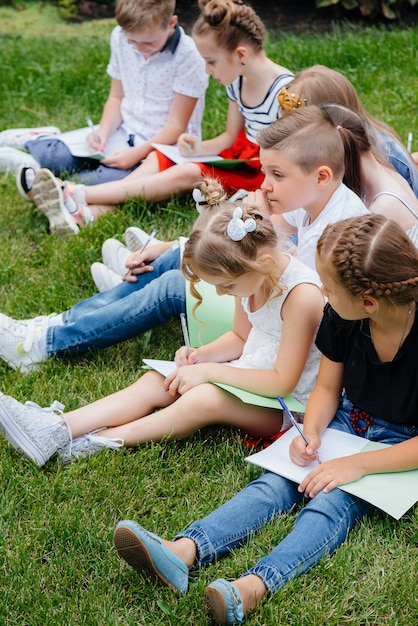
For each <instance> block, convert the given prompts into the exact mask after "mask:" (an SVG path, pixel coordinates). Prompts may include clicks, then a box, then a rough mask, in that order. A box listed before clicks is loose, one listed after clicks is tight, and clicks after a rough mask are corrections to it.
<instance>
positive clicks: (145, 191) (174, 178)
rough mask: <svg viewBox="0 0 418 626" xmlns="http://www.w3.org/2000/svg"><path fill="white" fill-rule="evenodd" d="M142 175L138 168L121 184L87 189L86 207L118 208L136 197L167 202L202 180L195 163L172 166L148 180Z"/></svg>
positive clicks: (106, 184)
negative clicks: (119, 204) (122, 203)
mask: <svg viewBox="0 0 418 626" xmlns="http://www.w3.org/2000/svg"><path fill="white" fill-rule="evenodd" d="M143 171H144V170H142V166H141V167H139V168H137V169H136V170H135V171H134V172H132V173H131V174H129V175H128V176H126V178H124V179H123V180H120V181H115V182H110V183H103V185H93V186H91V187H86V188H85V195H86V202H87V204H89V205H90V204H93V205H108V204H118V203H121V202H125V201H126V199H127V198H130V197H135V196H141V197H143V198H145V200H148V201H150V202H152V201H155V202H158V201H159V200H167V199H168V198H170V197H171V196H172V195H173V194H176V193H181V192H184V191H190V190H191V189H192V188H193V187H194V185H195V184H196V183H198V182H199V180H200V178H201V172H200V167H199V165H197V164H196V163H182V164H180V165H173V167H170V168H168V169H167V170H164V171H163V172H158V173H156V174H151V175H149V176H146V175H143V173H142V172H143Z"/></svg>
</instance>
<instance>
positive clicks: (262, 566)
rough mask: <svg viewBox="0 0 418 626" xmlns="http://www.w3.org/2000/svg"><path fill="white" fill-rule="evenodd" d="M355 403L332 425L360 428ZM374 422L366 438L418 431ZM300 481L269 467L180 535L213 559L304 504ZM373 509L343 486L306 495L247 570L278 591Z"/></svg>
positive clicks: (202, 557) (391, 439) (393, 438)
mask: <svg viewBox="0 0 418 626" xmlns="http://www.w3.org/2000/svg"><path fill="white" fill-rule="evenodd" d="M350 407H351V403H350V401H349V400H347V398H345V397H343V398H342V401H341V404H340V408H339V410H338V412H337V414H336V416H335V418H334V420H333V421H332V422H331V424H330V426H331V427H332V428H337V429H338V430H343V431H345V432H349V433H352V434H355V433H354V431H353V429H352V426H351V423H350V416H349V410H350ZM374 423H375V424H374V425H373V426H371V427H369V428H368V429H367V430H366V431H365V433H364V436H365V438H367V439H371V440H374V441H381V442H383V443H389V444H394V443H399V442H400V441H403V440H405V439H409V438H410V437H412V436H414V435H415V434H416V433H415V429H414V428H409V427H402V426H397V425H394V424H389V423H388V422H384V421H382V420H377V419H374ZM297 487H298V486H297V484H296V483H293V482H291V481H290V480H288V479H286V478H283V477H282V476H279V475H277V474H273V473H272V472H266V473H264V474H263V475H262V476H261V477H260V478H258V479H257V480H254V481H253V482H251V483H250V484H248V485H247V486H246V487H245V488H244V489H243V490H242V491H240V492H239V493H238V494H237V495H235V496H234V497H233V498H232V499H231V500H229V501H228V502H226V503H225V504H223V505H222V506H221V507H219V508H218V509H217V510H216V511H213V512H212V513H210V514H209V515H208V516H207V517H205V518H204V519H202V520H200V521H198V522H195V523H193V524H191V526H189V528H188V529H186V530H185V531H184V532H182V533H180V534H179V535H177V536H176V539H179V538H180V537H188V538H189V539H192V541H194V543H195V544H196V546H197V551H198V558H199V561H198V564H199V565H204V564H206V563H210V562H211V561H213V560H214V559H216V558H218V557H220V556H223V555H226V554H228V553H230V552H231V551H232V550H233V549H234V548H236V547H238V546H241V545H242V544H243V543H245V542H246V541H248V540H249V539H250V538H251V537H252V536H253V535H254V534H255V533H257V532H258V531H259V530H260V529H261V528H262V527H263V526H264V524H266V523H267V522H268V521H269V520H272V519H273V518H275V517H277V516H279V515H281V514H283V513H286V512H287V511H290V510H291V509H292V508H293V507H295V506H297V505H299V504H300V503H301V502H302V501H303V500H304V497H303V495H302V494H300V493H299V492H298V490H297ZM373 511H374V507H373V506H372V505H370V504H368V503H367V502H365V501H363V500H360V499H359V498H356V497H354V496H351V495H349V494H348V493H345V492H344V491H342V490H341V489H334V490H333V491H331V492H330V493H327V494H325V493H324V492H322V491H321V492H320V493H319V494H318V495H317V496H315V498H313V499H311V500H305V506H304V507H303V508H301V510H300V512H299V513H298V515H297V518H296V523H295V526H294V528H293V530H292V531H291V532H290V533H289V534H288V535H287V537H285V538H284V539H283V541H281V542H280V543H279V544H278V545H277V546H276V547H275V548H274V549H273V551H272V552H270V554H268V555H267V556H265V557H263V558H261V559H260V560H259V561H258V562H257V563H256V564H255V565H254V566H253V567H252V568H251V569H249V570H248V571H247V572H245V574H243V575H244V576H246V575H249V574H255V575H257V576H258V577H259V578H261V580H262V581H263V583H264V585H265V586H266V589H267V590H268V591H269V592H270V593H271V594H273V593H275V592H276V591H278V589H280V588H281V587H283V586H284V585H285V584H286V582H287V581H288V580H290V579H291V578H293V577H294V576H298V575H299V574H302V573H304V572H306V571H307V570H309V569H310V568H311V567H313V566H314V565H316V564H317V563H318V562H319V561H320V559H321V558H322V557H323V556H324V555H330V554H332V553H333V552H334V551H335V550H336V549H337V548H338V547H339V546H340V545H341V544H342V543H343V542H344V540H345V538H346V536H347V533H348V532H349V531H350V530H351V529H352V528H353V527H354V525H355V524H356V523H357V522H358V521H360V520H361V519H362V518H363V517H364V516H365V515H366V514H368V513H371V512H373Z"/></svg>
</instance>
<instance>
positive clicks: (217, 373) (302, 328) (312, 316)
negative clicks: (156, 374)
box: [178, 284, 324, 397]
mask: <svg viewBox="0 0 418 626" xmlns="http://www.w3.org/2000/svg"><path fill="white" fill-rule="evenodd" d="M323 307H324V300H323V297H322V295H321V292H320V290H319V288H318V287H316V286H315V285H310V284H303V285H298V286H297V287H295V288H294V289H292V291H291V292H290V293H289V295H288V296H287V298H286V300H285V303H284V305H283V307H282V316H283V329H282V338H281V342H280V346H279V350H278V353H277V356H276V361H275V365H274V369H272V370H258V369H244V368H239V367H231V366H229V365H223V364H222V363H207V364H202V365H201V366H199V367H198V368H197V369H198V371H194V372H193V381H192V383H193V384H191V385H190V387H191V386H195V385H196V384H199V383H202V382H218V383H224V384H227V385H232V386H235V387H239V388H241V389H245V390H247V391H250V392H252V393H256V394H259V395H262V396H269V397H273V396H275V395H277V394H278V395H281V396H286V395H288V394H289V393H291V392H292V391H293V389H294V387H295V386H296V384H297V382H298V380H299V378H300V376H301V374H302V371H303V368H304V367H305V363H306V360H307V358H308V354H309V351H310V349H311V346H312V343H313V341H314V337H315V333H316V330H317V328H318V325H319V322H320V320H321V317H322V312H323ZM195 367H196V366H194V368H195ZM178 375H179V376H182V378H184V380H182V390H186V387H185V385H186V380H185V378H186V376H188V375H189V372H187V371H185V372H180V371H179V372H178ZM190 376H191V373H190ZM198 377H200V380H199V379H198Z"/></svg>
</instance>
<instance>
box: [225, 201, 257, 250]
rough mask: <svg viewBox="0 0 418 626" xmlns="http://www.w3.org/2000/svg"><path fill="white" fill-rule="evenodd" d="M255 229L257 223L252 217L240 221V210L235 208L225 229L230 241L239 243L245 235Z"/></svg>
mask: <svg viewBox="0 0 418 626" xmlns="http://www.w3.org/2000/svg"><path fill="white" fill-rule="evenodd" d="M256 228H257V223H256V221H255V219H253V218H252V217H248V218H247V219H246V220H245V221H244V220H243V219H242V209H241V207H239V206H237V207H236V208H235V209H234V212H233V214H232V220H231V221H230V222H229V223H228V226H227V227H226V234H227V235H228V237H229V238H230V239H232V241H241V239H244V237H245V235H247V234H248V233H252V232H253V231H254V230H255V229H256Z"/></svg>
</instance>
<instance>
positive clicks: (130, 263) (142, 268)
mask: <svg viewBox="0 0 418 626" xmlns="http://www.w3.org/2000/svg"><path fill="white" fill-rule="evenodd" d="M157 232H158V228H154V230H153V231H152V233H151V234H150V236H149V237H148V239H147V240H146V242H145V243H144V245H143V246H142V248H141V249H140V250H138V251H137V252H133V253H132V254H131V255H130V256H129V257H128V259H127V260H126V267H127V268H128V270H127V272H126V273H125V274H124V275H123V276H122V280H126V281H128V282H136V281H137V280H138V279H137V278H136V276H135V274H143V273H144V272H152V271H153V270H154V268H153V267H152V265H147V261H150V260H154V259H156V257H157V256H159V255H158V254H155V253H152V252H151V254H150V256H149V257H147V255H146V254H145V250H146V248H148V246H149V244H150V242H151V241H152V239H153V238H154V237H155V235H156V234H157ZM158 245H159V244H158ZM153 247H156V246H153Z"/></svg>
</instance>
